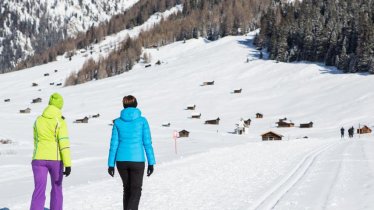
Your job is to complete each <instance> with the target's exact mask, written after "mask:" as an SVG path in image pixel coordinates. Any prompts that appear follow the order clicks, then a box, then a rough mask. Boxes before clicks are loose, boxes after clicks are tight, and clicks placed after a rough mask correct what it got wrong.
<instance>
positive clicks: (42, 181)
mask: <svg viewBox="0 0 374 210" xmlns="http://www.w3.org/2000/svg"><path fill="white" fill-rule="evenodd" d="M31 165H32V172H33V173H34V185H35V188H34V193H33V194H32V199H31V206H30V210H44V204H45V188H46V186H47V174H48V168H47V166H46V165H45V161H43V160H33V161H32V163H31Z"/></svg>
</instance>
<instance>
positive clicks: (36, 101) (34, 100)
mask: <svg viewBox="0 0 374 210" xmlns="http://www.w3.org/2000/svg"><path fill="white" fill-rule="evenodd" d="M41 102H42V99H41V98H35V99H32V102H31V103H33V104H36V103H41Z"/></svg>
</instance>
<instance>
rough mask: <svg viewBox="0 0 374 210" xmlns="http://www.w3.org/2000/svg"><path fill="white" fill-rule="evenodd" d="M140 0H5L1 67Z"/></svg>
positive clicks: (0, 10) (0, 22)
mask: <svg viewBox="0 0 374 210" xmlns="http://www.w3.org/2000/svg"><path fill="white" fill-rule="evenodd" d="M136 2H138V0H106V1H103V0H98V1H91V0H54V1H48V0H41V1H30V0H21V1H19V0H17V1H15V0H3V1H2V2H1V5H0V46H1V47H0V69H1V70H5V69H9V68H13V67H14V66H15V64H16V63H17V62H18V61H20V60H23V59H25V58H26V57H27V56H28V55H32V54H33V53H34V52H35V51H38V50H39V51H40V50H43V49H45V48H46V47H48V46H49V47H50V46H51V45H52V44H53V43H55V42H58V41H61V40H63V39H66V38H67V37H74V36H75V35H76V34H77V33H78V32H84V31H86V30H88V29H89V28H90V27H92V26H97V25H98V24H100V23H101V22H104V21H107V20H109V19H110V18H111V17H112V16H113V15H115V14H118V13H121V12H123V11H125V10H127V9H128V8H130V7H131V6H132V5H134V4H135V3H136Z"/></svg>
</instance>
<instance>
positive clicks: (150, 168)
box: [147, 165, 153, 176]
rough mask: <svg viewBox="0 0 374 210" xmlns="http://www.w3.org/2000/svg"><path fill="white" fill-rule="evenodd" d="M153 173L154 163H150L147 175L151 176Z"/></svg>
mask: <svg viewBox="0 0 374 210" xmlns="http://www.w3.org/2000/svg"><path fill="white" fill-rule="evenodd" d="M152 173H153V165H148V169H147V176H150V175H151V174H152Z"/></svg>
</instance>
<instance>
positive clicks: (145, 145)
mask: <svg viewBox="0 0 374 210" xmlns="http://www.w3.org/2000/svg"><path fill="white" fill-rule="evenodd" d="M122 102H123V108H124V109H123V110H122V111H121V116H120V117H119V118H117V119H116V120H115V121H114V124H113V129H112V139H111V141H110V150H109V158H108V167H109V168H108V173H109V175H111V176H112V177H113V176H114V166H115V164H116V163H117V170H118V172H119V174H120V176H121V179H122V183H123V209H124V210H130V209H131V210H137V209H138V206H139V201H140V196H141V191H142V185H143V175H144V168H145V155H144V151H145V154H146V156H147V162H148V169H147V176H150V175H151V174H152V173H153V165H154V164H155V163H156V161H155V157H154V154H153V147H152V139H151V132H150V129H149V125H148V122H147V120H146V119H145V118H144V117H142V116H141V112H140V110H139V109H138V108H136V107H137V105H138V102H137V100H136V98H135V97H134V96H131V95H129V96H125V97H124V98H123V101H122Z"/></svg>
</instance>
